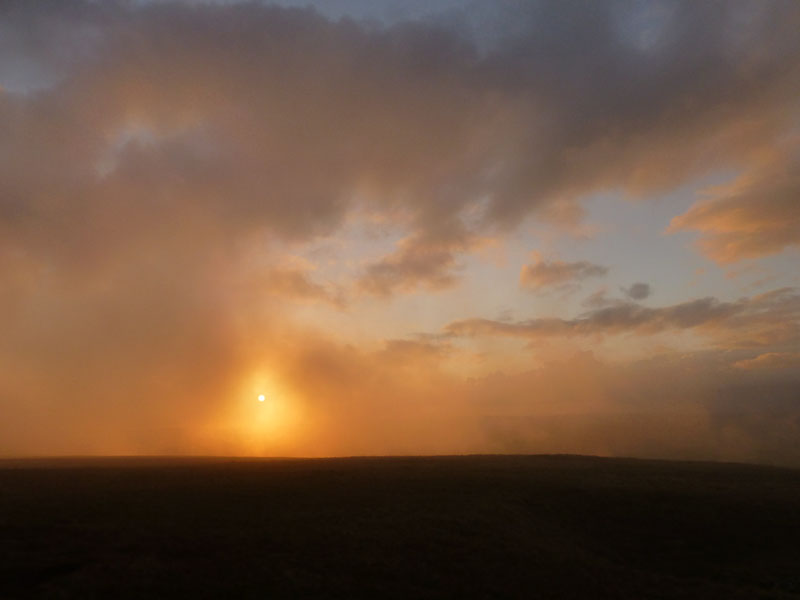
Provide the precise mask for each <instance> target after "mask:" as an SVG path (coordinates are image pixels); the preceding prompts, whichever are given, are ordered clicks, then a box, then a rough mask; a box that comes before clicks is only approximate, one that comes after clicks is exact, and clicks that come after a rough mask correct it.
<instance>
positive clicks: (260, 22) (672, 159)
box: [0, 0, 800, 291]
mask: <svg viewBox="0 0 800 600" xmlns="http://www.w3.org/2000/svg"><path fill="white" fill-rule="evenodd" d="M652 6H654V7H656V8H660V9H661V13H659V12H658V11H656V14H660V17H659V18H657V19H655V20H654V21H653V19H651V21H653V22H652V23H650V22H648V25H647V27H646V28H645V29H644V30H641V31H640V30H639V29H637V27H638V26H637V20H636V18H634V17H636V16H637V15H639V14H640V13H641V12H642V8H641V7H642V5H641V4H640V3H631V2H626V1H622V0H620V1H617V2H604V3H595V2H577V3H562V2H518V3H517V2H506V3H502V4H501V5H498V7H497V9H496V10H488V9H487V10H486V11H481V14H482V15H484V18H485V19H486V24H487V27H490V28H491V29H492V30H493V31H496V32H500V33H498V34H497V35H495V36H494V37H493V39H492V40H491V43H489V44H484V47H482V48H480V49H479V48H478V47H477V46H476V45H475V43H474V42H473V41H472V40H471V39H470V38H469V34H468V33H467V32H466V30H460V29H459V25H458V23H459V21H458V20H454V21H452V22H447V21H443V20H442V19H441V18H440V19H439V20H438V21H437V22H436V24H435V25H434V24H426V23H424V22H417V23H413V24H410V23H400V24H396V25H394V26H390V27H383V28H370V27H364V26H361V25H358V24H356V23H354V22H352V21H347V20H343V21H340V22H336V23H334V22H330V21H327V20H326V19H324V18H322V17H321V16H319V15H317V14H315V13H314V12H312V11H309V10H284V9H278V8H274V7H266V6H261V5H256V4H241V5H238V4H236V5H195V6H190V5H187V4H183V3H159V4H157V5H145V6H137V5H135V4H130V3H113V2H111V3H102V4H95V3H84V2H63V3H55V4H46V5H42V4H38V3H28V2H11V3H6V4H5V5H4V8H3V11H4V17H5V18H6V19H7V21H8V23H9V24H10V26H13V27H14V28H15V29H16V30H18V31H25V32H29V33H28V34H27V35H28V36H29V37H28V38H24V37H23V38H21V39H19V40H17V42H15V45H14V46H13V48H12V50H11V51H12V52H16V53H17V54H19V55H20V56H28V55H31V56H32V58H31V60H35V62H37V64H39V63H40V64H42V65H44V66H45V67H47V66H51V67H52V68H55V69H57V70H58V73H59V78H58V83H57V84H55V86H54V87H51V88H49V89H48V90H46V91H43V92H41V93H39V94H36V95H34V96H31V97H19V96H12V95H9V94H4V95H3V97H2V99H1V100H0V126H2V128H3V130H4V133H5V135H4V136H3V140H2V142H0V144H1V145H2V152H3V154H4V155H5V156H6V160H4V161H3V167H0V169H2V172H1V173H0V174H1V175H2V179H1V180H2V182H3V183H2V206H0V215H2V217H0V218H2V227H3V233H4V235H6V234H8V235H12V234H13V237H14V238H16V240H17V244H18V245H20V246H23V247H25V248H26V250H27V251H33V252H35V253H43V254H44V255H45V256H46V257H48V258H51V259H52V258H54V257H56V256H57V257H59V260H65V261H66V260H70V259H71V260H73V261H77V262H87V261H89V262H91V261H92V260H94V259H96V258H97V257H96V256H94V251H93V248H96V247H97V246H99V245H103V246H105V250H104V256H106V257H108V256H111V257H113V255H114V252H116V251H124V246H125V244H126V243H130V240H131V239H134V238H136V237H138V236H139V235H141V234H142V232H143V231H146V230H150V229H151V228H153V227H156V226H157V227H159V228H160V229H162V230H164V231H165V233H167V232H169V231H170V230H171V229H173V228H175V227H177V223H175V222H174V221H175V220H177V219H179V218H180V217H178V215H182V214H183V213H185V212H187V211H189V212H191V213H196V214H197V215H198V217H197V218H203V219H210V220H213V222H215V223H216V224H217V226H218V228H219V230H220V231H219V232H218V235H222V236H223V238H224V237H229V236H231V235H240V234H242V233H245V232H248V231H253V230H259V229H263V230H266V231H268V232H270V233H271V234H274V235H277V236H279V237H282V238H290V239H301V240H302V239H308V238H309V237H310V236H314V235H316V234H319V233H330V232H331V231H333V230H335V229H336V228H337V227H338V226H339V224H340V223H341V221H342V219H343V218H344V217H345V216H346V215H347V214H349V212H350V211H351V210H352V209H353V208H354V207H355V206H356V204H364V203H366V204H368V205H370V206H371V207H372V209H376V210H378V211H382V212H385V213H387V214H390V215H392V216H393V218H394V219H395V222H396V223H397V224H398V225H399V226H401V227H404V228H407V229H409V230H410V233H411V235H412V237H414V236H415V237H416V238H417V239H422V238H426V239H431V238H437V237H441V238H443V239H447V240H449V239H450V238H451V236H452V233H451V232H452V230H453V229H454V228H455V229H458V228H462V229H463V228H464V227H465V226H466V227H467V228H468V229H473V230H475V229H479V230H482V231H485V230H487V228H488V230H491V229H492V228H496V227H501V228H505V227H510V226H513V225H514V224H516V223H518V221H519V219H520V218H523V217H524V216H526V215H528V214H534V213H537V212H538V214H540V215H541V216H542V217H543V218H551V219H555V220H556V221H558V220H566V221H570V220H574V219H576V218H579V217H580V208H579V205H578V204H577V201H578V199H579V198H580V196H581V195H583V194H586V193H589V192H592V191H596V190H599V189H605V188H610V187H613V188H618V189H623V190H626V191H628V192H629V193H632V194H637V193H646V192H648V191H653V190H660V189H666V188H669V187H672V186H674V185H677V184H678V183H681V182H683V181H685V180H686V179H687V178H688V177H691V176H693V175H696V174H699V173H703V172H707V171H709V170H710V169H713V168H715V167H719V166H730V165H743V164H746V163H747V161H748V160H749V159H750V157H751V156H752V155H753V154H754V153H755V152H757V151H759V150H760V149H763V148H765V147H769V146H770V145H772V144H773V143H774V141H775V139H776V136H778V135H779V134H780V133H781V132H783V131H784V130H785V128H786V126H787V123H790V122H791V121H792V120H793V119H794V118H796V116H797V114H798V110H797V101H796V98H797V95H798V91H800V83H798V82H799V81H800V76H799V75H800V71H798V68H799V66H800V59H798V56H800V41H799V40H798V38H797V36H796V35H795V33H796V30H797V28H798V27H799V26H800V21H799V20H798V19H800V6H798V5H797V4H796V3H794V2H771V3H766V4H762V5H759V6H758V7H757V8H756V7H754V6H752V5H747V4H737V3H730V2H704V3H697V2H678V3H670V4H668V5H661V4H654V5H652ZM637 18H638V17H637ZM17 25H19V27H18V28H17ZM51 30H53V31H57V32H60V34H63V36H65V37H66V38H68V39H70V40H73V39H74V40H76V41H75V42H74V43H71V44H67V45H68V46H69V47H70V48H72V47H73V46H74V47H75V48H78V50H74V51H68V52H66V54H69V56H70V59H69V60H68V61H66V62H62V61H61V60H60V58H59V56H60V55H61V53H59V52H55V51H52V50H46V49H45V50H43V51H39V50H34V49H36V48H37V45H36V44H35V43H34V41H35V40H37V39H40V38H43V37H46V35H45V33H46V32H47V31H51ZM643 33H646V34H647V35H645V36H644V37H643V36H642V34H643ZM643 40H644V41H643ZM53 65H55V66H54V67H53ZM137 131H138V132H139V133H138V134H136V132H137ZM131 132H133V133H134V135H131ZM99 173H100V174H101V175H99ZM479 204H480V205H482V206H484V208H485V210H484V211H483V217H482V219H480V220H479V221H478V222H471V223H469V225H468V226H467V225H465V223H464V219H465V216H466V215H467V214H468V213H469V212H470V211H473V210H474V209H475V207H476V206H477V205H479ZM570 207H571V208H570ZM556 209H557V210H556ZM156 223H157V224H158V225H156ZM11 230H13V232H12V231H11ZM112 233H113V235H112ZM473 234H475V231H473ZM208 241H209V242H211V243H218V240H216V239H212V240H208ZM120 246H122V248H119V247H120ZM458 251H459V250H456V252H458ZM424 252H427V253H431V254H436V253H437V251H432V250H430V246H426V249H425V250H424ZM412 254H413V253H412ZM438 254H439V256H438V258H437V259H436V260H433V259H431V260H430V261H425V262H429V263H430V264H431V267H430V269H428V272H427V273H422V271H423V270H424V269H422V268H420V266H419V265H420V263H419V261H418V260H417V257H416V256H404V255H403V254H402V252H401V254H400V255H396V256H393V257H386V258H385V259H379V260H378V261H377V262H376V263H375V273H377V280H378V282H377V283H375V285H373V287H374V288H375V289H378V290H383V291H389V290H393V289H397V290H403V289H405V290H408V289H413V288H414V287H415V286H416V285H418V284H419V285H423V286H428V287H433V288H436V287H442V285H445V284H446V283H447V282H448V281H450V280H452V278H454V277H455V276H456V274H455V273H453V272H452V268H453V267H454V266H455V265H456V264H457V261H455V260H451V258H450V257H448V256H446V254H447V251H438ZM406 265H407V266H406ZM405 276H407V279H404V277H405ZM367 281H368V282H372V283H374V282H375V278H374V277H371V276H370V275H369V274H368V275H367ZM368 285H371V284H370V283H368Z"/></svg>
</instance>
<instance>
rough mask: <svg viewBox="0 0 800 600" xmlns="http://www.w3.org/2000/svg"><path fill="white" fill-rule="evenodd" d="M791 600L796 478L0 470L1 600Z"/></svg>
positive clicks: (754, 474) (53, 466)
mask: <svg viewBox="0 0 800 600" xmlns="http://www.w3.org/2000/svg"><path fill="white" fill-rule="evenodd" d="M171 597H180V598H270V597H289V598H308V597H326V598H329V597H330V598H357V597H374V598H465V597H477V598H514V597H518V598H703V599H711V598H725V599H735V598H800V470H788V469H776V468H769V467H753V466H744V465H729V464H709V463H675V462H659V461H640V460H623V459H599V458H588V457H570V456H471V457H442V458H351V459H327V460H264V461H258V460H224V459H187V460H181V459H67V460H62V461H57V460H48V461H33V460H31V461H0V598H171Z"/></svg>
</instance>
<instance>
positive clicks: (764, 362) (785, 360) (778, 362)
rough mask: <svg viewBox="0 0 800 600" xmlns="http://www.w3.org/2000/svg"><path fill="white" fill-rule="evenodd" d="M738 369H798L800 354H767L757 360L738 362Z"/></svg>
mask: <svg viewBox="0 0 800 600" xmlns="http://www.w3.org/2000/svg"><path fill="white" fill-rule="evenodd" d="M733 366H734V367H736V368H737V369H744V370H756V369H798V368H800V352H765V353H764V354H759V355H758V356H756V357H755V358H748V359H743V360H739V361H736V362H735V363H733Z"/></svg>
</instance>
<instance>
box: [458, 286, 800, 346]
mask: <svg viewBox="0 0 800 600" xmlns="http://www.w3.org/2000/svg"><path fill="white" fill-rule="evenodd" d="M693 329H696V330H702V331H703V332H704V333H708V334H711V335H714V336H716V337H717V338H719V339H720V340H724V342H722V341H721V343H725V344H730V345H733V346H757V345H767V344H772V343H789V342H791V341H792V340H800V337H799V336H798V333H800V296H798V295H797V294H796V293H795V292H794V291H793V290H791V289H780V290H775V291H773V292H770V293H767V294H762V295H759V296H754V297H752V298H745V299H742V300H739V301H737V302H720V301H719V300H717V299H715V298H710V297H709V298H699V299H697V300H690V301H687V302H681V303H679V304H674V305H672V306H665V307H660V308H649V307H644V306H641V305H639V304H634V303H625V302H622V303H617V304H614V305H611V306H607V307H604V308H598V309H596V310H593V311H590V312H588V313H586V314H585V315H582V316H579V317H577V318H574V319H560V318H553V317H542V318H536V319H530V320H527V321H519V322H516V323H508V322H502V321H492V320H489V319H479V318H475V319H465V320H461V321H454V322H452V323H449V324H448V325H446V326H445V328H444V331H445V332H446V333H447V334H450V335H453V336H467V337H472V336H505V337H521V338H530V339H536V338H541V337H551V336H591V335H618V334H624V333H637V334H642V335H651V334H654V333H659V332H662V331H681V330H693Z"/></svg>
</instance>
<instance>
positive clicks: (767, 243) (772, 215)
mask: <svg viewBox="0 0 800 600" xmlns="http://www.w3.org/2000/svg"><path fill="white" fill-rule="evenodd" d="M799 173H800V153H798V150H797V148H796V147H794V148H791V149H790V151H789V153H787V154H786V155H780V156H778V157H777V158H773V159H772V160H771V161H770V162H768V163H767V164H765V165H763V166H761V167H759V168H757V169H755V170H754V171H752V172H750V173H747V174H745V175H742V176H741V177H739V178H738V179H737V180H736V181H734V182H733V183H732V184H730V185H727V186H724V187H721V188H716V189H711V190H708V192H707V196H708V197H707V198H706V199H704V200H701V201H699V202H698V203H697V204H695V205H694V206H692V208H690V209H689V211H688V212H686V213H685V214H683V215H680V216H678V217H675V218H674V219H673V220H672V224H671V225H670V227H669V230H668V231H670V232H676V231H681V230H696V231H700V232H701V234H702V235H701V238H700V241H699V242H698V244H699V246H700V249H701V250H702V251H703V252H704V253H705V254H706V255H708V256H709V257H710V258H712V259H713V260H715V261H717V262H720V263H732V262H735V261H738V260H741V259H744V258H753V257H758V256H763V255H766V254H775V253H778V252H780V251H781V250H783V249H784V248H787V247H793V246H798V245H800V200H798V199H800V175H799Z"/></svg>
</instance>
